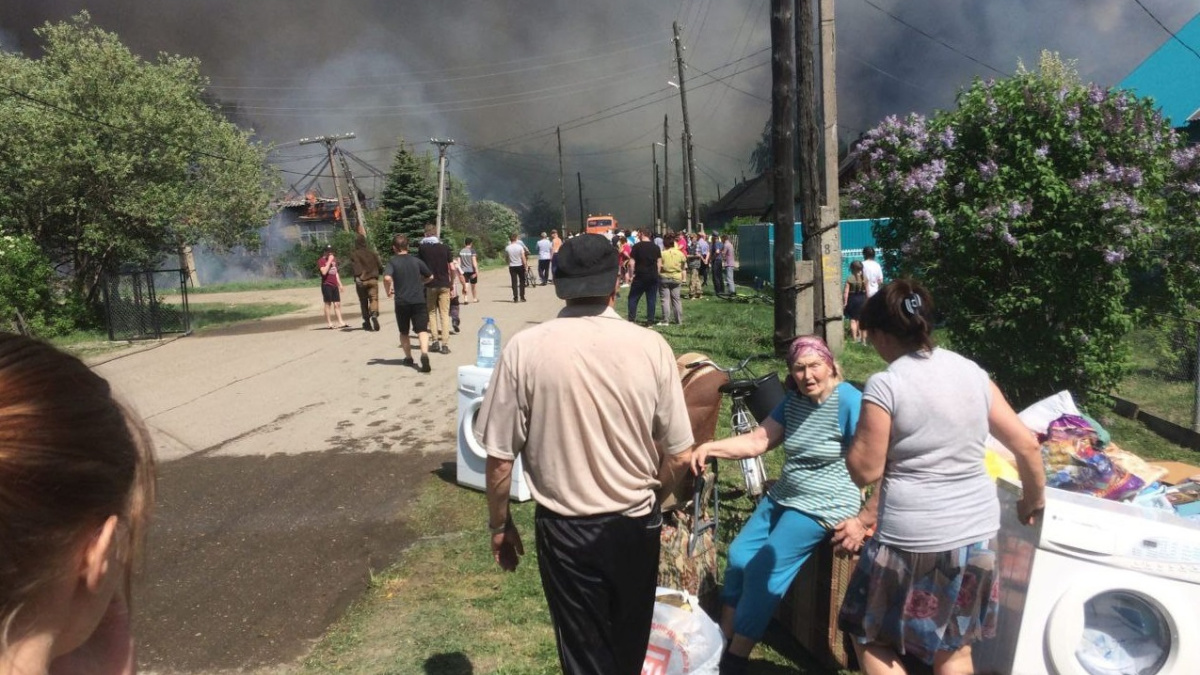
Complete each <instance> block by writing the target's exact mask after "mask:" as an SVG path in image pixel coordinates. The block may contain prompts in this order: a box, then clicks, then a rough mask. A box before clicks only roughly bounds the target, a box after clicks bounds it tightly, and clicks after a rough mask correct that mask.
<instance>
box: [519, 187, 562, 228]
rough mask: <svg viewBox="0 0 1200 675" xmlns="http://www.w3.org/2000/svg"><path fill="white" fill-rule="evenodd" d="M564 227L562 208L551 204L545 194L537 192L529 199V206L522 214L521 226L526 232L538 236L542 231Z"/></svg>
mask: <svg viewBox="0 0 1200 675" xmlns="http://www.w3.org/2000/svg"><path fill="white" fill-rule="evenodd" d="M561 227H562V209H560V208H555V207H554V206H551V205H550V202H549V201H547V199H546V197H545V195H543V194H542V193H541V192H536V193H534V195H533V198H532V199H531V200H530V201H529V207H528V208H527V209H525V213H523V214H522V215H521V228H522V229H523V230H524V231H525V234H527V235H529V236H531V237H536V236H537V235H539V234H541V233H542V232H546V233H549V232H550V230H557V229H560V228H561Z"/></svg>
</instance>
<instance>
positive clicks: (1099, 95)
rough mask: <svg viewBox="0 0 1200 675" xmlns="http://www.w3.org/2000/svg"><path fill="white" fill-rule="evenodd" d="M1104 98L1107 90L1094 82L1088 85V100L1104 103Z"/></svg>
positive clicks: (1106, 96) (1106, 95)
mask: <svg viewBox="0 0 1200 675" xmlns="http://www.w3.org/2000/svg"><path fill="white" fill-rule="evenodd" d="M1106 98H1108V92H1107V91H1105V90H1104V89H1102V88H1101V87H1098V86H1096V85H1094V84H1093V85H1091V86H1090V87H1088V100H1089V101H1091V102H1092V103H1094V104H1099V103H1104V100H1105V99H1106Z"/></svg>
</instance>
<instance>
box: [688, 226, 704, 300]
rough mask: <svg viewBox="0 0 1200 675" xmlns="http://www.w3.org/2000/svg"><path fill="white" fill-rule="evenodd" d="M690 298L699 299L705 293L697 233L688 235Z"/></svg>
mask: <svg viewBox="0 0 1200 675" xmlns="http://www.w3.org/2000/svg"><path fill="white" fill-rule="evenodd" d="M687 264H688V299H689V300H697V299H699V298H701V297H703V295H704V291H703V290H701V288H700V246H699V239H698V238H697V236H696V234H695V233H692V234H691V235H689V236H688V248H687Z"/></svg>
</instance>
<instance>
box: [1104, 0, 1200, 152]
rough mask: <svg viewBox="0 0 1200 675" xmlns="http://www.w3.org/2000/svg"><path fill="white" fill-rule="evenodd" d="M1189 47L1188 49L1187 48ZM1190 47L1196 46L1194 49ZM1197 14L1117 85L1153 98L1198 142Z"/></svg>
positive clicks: (1199, 70)
mask: <svg viewBox="0 0 1200 675" xmlns="http://www.w3.org/2000/svg"><path fill="white" fill-rule="evenodd" d="M1189 47H1191V49H1189ZM1193 50H1195V51H1194V52H1193ZM1197 53H1200V14H1197V15H1196V16H1195V17H1193V18H1192V20H1191V21H1189V22H1187V24H1185V25H1184V26H1183V27H1182V28H1180V29H1179V30H1178V31H1176V33H1175V37H1174V38H1168V39H1167V41H1166V42H1164V43H1163V44H1162V46H1161V47H1159V48H1158V49H1156V50H1155V51H1154V52H1153V53H1152V54H1150V56H1147V57H1146V60H1144V61H1142V63H1141V65H1139V66H1138V67H1137V68H1134V69H1133V72H1131V73H1129V75H1128V76H1126V77H1125V79H1124V80H1121V82H1120V83H1119V84H1118V85H1117V86H1118V87H1120V88H1121V89H1131V90H1133V91H1134V92H1135V93H1136V94H1137V95H1138V96H1145V97H1149V98H1152V99H1154V102H1155V103H1157V104H1158V105H1159V106H1160V107H1161V108H1162V113H1163V117H1165V118H1167V120H1168V121H1169V122H1170V124H1171V126H1172V127H1174V128H1176V129H1178V130H1180V131H1181V132H1184V133H1187V135H1188V139H1189V140H1190V142H1191V143H1198V142H1200V56H1197Z"/></svg>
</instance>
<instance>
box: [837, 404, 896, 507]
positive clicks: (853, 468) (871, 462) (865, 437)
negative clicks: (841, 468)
mask: <svg viewBox="0 0 1200 675" xmlns="http://www.w3.org/2000/svg"><path fill="white" fill-rule="evenodd" d="M891 435H892V416H891V415H890V414H888V412H887V411H886V410H884V409H883V408H881V407H880V406H879V405H878V404H876V403H872V402H870V401H863V406H862V413H860V415H859V418H858V427H857V429H856V430H855V432H854V441H853V442H852V443H851V444H850V452H848V453H847V454H846V470H847V471H849V472H850V478H851V479H852V480H853V481H854V483H855V485H858V486H859V487H865V486H867V485H870V484H871V483H874V482H876V481H878V480H879V479H880V478H882V477H883V467H884V464H886V463H887V449H888V441H889V440H890V439H891Z"/></svg>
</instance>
